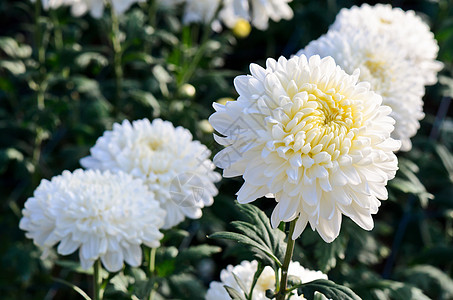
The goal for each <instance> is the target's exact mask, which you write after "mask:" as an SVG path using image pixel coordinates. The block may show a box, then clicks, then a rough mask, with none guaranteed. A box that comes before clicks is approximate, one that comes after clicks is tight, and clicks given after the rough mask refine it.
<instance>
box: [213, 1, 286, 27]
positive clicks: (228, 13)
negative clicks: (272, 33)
mask: <svg viewBox="0 0 453 300" xmlns="http://www.w3.org/2000/svg"><path fill="white" fill-rule="evenodd" d="M291 1H292V0H224V1H223V7H222V9H221V10H220V12H219V19H220V20H221V21H222V22H223V23H224V24H225V25H226V26H227V27H229V28H233V27H235V26H236V24H237V22H238V21H240V20H241V19H242V20H247V21H249V22H251V23H252V25H253V26H254V27H256V28H258V29H260V30H265V29H267V27H268V25H269V24H268V23H269V19H271V20H272V21H275V22H278V21H280V20H281V19H285V20H290V19H291V18H292V17H293V16H294V13H293V11H292V9H291V7H290V6H289V4H288V3H289V2H291Z"/></svg>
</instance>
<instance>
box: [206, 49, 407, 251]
mask: <svg viewBox="0 0 453 300" xmlns="http://www.w3.org/2000/svg"><path fill="white" fill-rule="evenodd" d="M250 71H251V75H247V76H238V77H236V79H235V81H234V83H235V87H236V90H237V92H238V93H239V98H238V99H237V101H232V102H227V103H226V105H220V104H217V103H214V108H215V110H216V112H215V113H214V114H213V115H212V116H211V117H210V122H211V124H212V126H213V127H214V129H215V130H216V131H217V132H218V133H219V134H221V135H222V136H217V135H215V139H216V140H217V142H218V143H220V144H222V145H224V146H226V148H225V149H223V150H222V151H220V152H219V153H218V154H217V155H216V156H215V158H214V162H215V163H216V164H217V166H219V167H220V168H223V169H224V172H223V176H225V177H234V176H240V175H242V176H243V178H244V181H245V182H244V184H243V186H242V187H241V189H240V190H239V192H238V193H237V196H238V201H239V203H248V202H252V201H254V200H255V199H257V198H260V197H262V196H265V195H266V196H268V197H269V196H274V197H275V200H276V201H277V202H278V204H277V206H276V207H275V209H274V211H273V213H272V217H271V222H272V225H273V226H274V227H276V226H278V224H279V223H280V222H281V221H285V222H288V221H292V220H294V219H296V218H298V219H297V223H296V227H295V231H294V233H293V236H292V238H293V239H295V238H297V237H298V236H299V235H300V234H301V233H302V231H303V230H304V228H305V227H306V225H307V223H310V226H311V227H312V229H313V230H317V231H318V233H319V234H320V235H321V237H322V238H323V239H324V240H325V241H326V242H331V241H333V240H334V239H335V238H336V237H337V236H338V234H339V231H340V227H341V219H342V214H344V215H346V216H348V217H350V218H351V219H352V220H353V221H354V222H356V223H357V224H358V225H359V226H361V227H362V228H364V229H366V230H371V229H372V228H373V218H372V214H375V213H377V211H378V207H379V206H380V201H379V199H381V200H384V199H386V198H387V190H386V184H387V181H388V180H389V179H392V178H393V177H394V175H395V173H396V170H397V158H396V156H395V154H394V153H393V151H396V150H398V149H399V147H400V142H399V141H396V140H394V139H392V138H391V137H390V133H391V132H392V130H393V124H394V122H395V121H394V120H393V119H392V118H391V117H389V114H390V113H391V109H390V108H389V107H387V106H383V105H381V104H382V97H381V96H379V95H378V94H376V93H374V92H373V91H371V90H370V85H369V83H366V82H359V81H358V77H359V74H358V72H355V73H354V74H353V75H348V74H347V73H345V72H344V71H343V70H342V69H341V68H340V67H339V66H337V65H336V64H335V61H334V60H333V59H332V58H331V57H327V58H323V59H321V58H320V57H319V56H312V57H310V58H309V59H307V57H306V56H305V55H301V56H295V57H292V58H291V59H288V60H287V59H285V58H283V57H281V58H279V59H278V61H275V60H274V59H268V60H267V62H266V69H264V68H262V67H260V66H258V65H255V64H252V65H251V66H250Z"/></svg>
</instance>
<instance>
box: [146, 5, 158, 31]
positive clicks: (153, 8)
mask: <svg viewBox="0 0 453 300" xmlns="http://www.w3.org/2000/svg"><path fill="white" fill-rule="evenodd" d="M156 16H157V0H151V1H150V2H149V4H148V22H149V25H150V26H151V27H152V28H153V29H156V24H157V20H156Z"/></svg>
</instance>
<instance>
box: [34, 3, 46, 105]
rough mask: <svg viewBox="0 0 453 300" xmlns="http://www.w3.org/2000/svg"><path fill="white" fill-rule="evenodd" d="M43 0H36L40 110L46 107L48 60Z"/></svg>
mask: <svg viewBox="0 0 453 300" xmlns="http://www.w3.org/2000/svg"><path fill="white" fill-rule="evenodd" d="M41 5H42V4H41V0H36V2H35V47H36V49H37V50H38V58H37V60H38V63H39V77H40V79H39V83H38V92H37V96H36V97H37V105H38V109H39V110H43V109H44V107H45V104H44V88H43V86H44V85H43V84H42V83H43V81H44V80H43V78H44V76H45V73H46V70H45V61H46V50H45V48H44V43H43V32H42V30H41V24H40V22H39V19H40V17H41Z"/></svg>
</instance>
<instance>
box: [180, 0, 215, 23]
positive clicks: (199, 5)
mask: <svg viewBox="0 0 453 300" xmlns="http://www.w3.org/2000/svg"><path fill="white" fill-rule="evenodd" d="M220 1H221V0H186V4H185V7H184V17H183V22H184V24H189V23H204V24H210V23H212V22H213V21H214V18H215V15H216V12H217V10H218V8H219V5H220Z"/></svg>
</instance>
